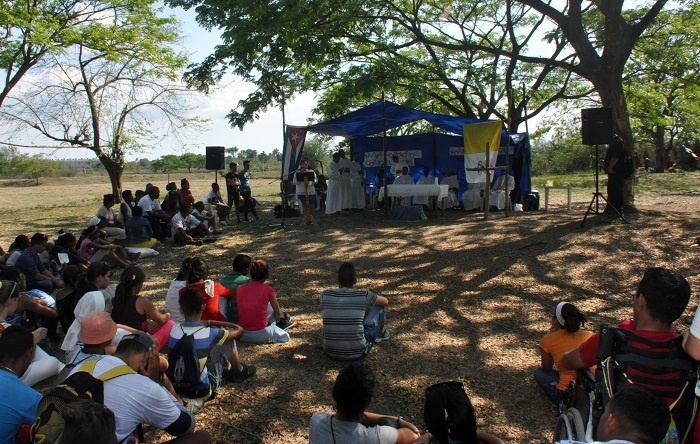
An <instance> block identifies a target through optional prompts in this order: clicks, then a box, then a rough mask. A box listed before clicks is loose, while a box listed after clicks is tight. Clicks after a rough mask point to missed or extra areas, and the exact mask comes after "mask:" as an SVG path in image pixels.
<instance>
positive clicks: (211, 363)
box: [168, 288, 256, 411]
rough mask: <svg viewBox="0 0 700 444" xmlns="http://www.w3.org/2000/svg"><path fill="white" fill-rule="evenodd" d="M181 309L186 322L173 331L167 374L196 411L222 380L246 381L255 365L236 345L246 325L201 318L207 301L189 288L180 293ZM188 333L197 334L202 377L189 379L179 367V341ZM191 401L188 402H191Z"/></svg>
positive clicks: (196, 342)
mask: <svg viewBox="0 0 700 444" xmlns="http://www.w3.org/2000/svg"><path fill="white" fill-rule="evenodd" d="M179 302H180V310H181V311H182V314H183V315H184V316H185V322H182V323H177V324H175V326H174V327H173V328H172V330H171V331H170V339H169V351H168V362H169V363H170V365H169V367H168V377H169V378H170V381H171V382H172V384H173V387H175V391H176V392H177V393H178V394H180V395H182V396H183V397H185V398H188V399H189V400H190V401H191V402H192V404H193V405H188V408H190V409H191V410H193V411H197V410H199V409H201V408H202V406H203V404H204V401H206V400H207V399H209V397H211V395H212V394H213V393H216V391H217V390H218V389H219V387H221V385H222V384H223V380H224V379H225V380H228V381H244V380H246V379H248V378H250V377H251V376H254V375H255V371H256V369H255V366H253V365H246V364H243V363H242V362H241V359H240V357H239V356H238V349H237V348H236V341H235V339H236V338H239V337H240V336H241V335H242V334H243V328H242V327H241V326H239V325H236V324H232V323H230V322H221V321H211V320H209V321H202V313H203V311H204V300H203V299H202V295H201V294H200V292H199V291H197V290H195V289H193V288H190V289H186V290H185V291H184V292H182V294H180V301H179ZM185 335H188V336H193V337H194V349H195V350H196V353H197V357H198V358H199V369H198V370H199V372H200V373H199V378H197V381H196V382H194V381H187V376H188V375H186V374H185V373H186V371H184V370H183V369H182V368H180V367H181V366H180V364H179V362H178V361H179V360H180V359H181V356H182V355H178V350H179V349H178V348H176V347H177V345H178V342H179V341H181V340H182V339H183V337H184V336H185ZM188 404H189V403H188Z"/></svg>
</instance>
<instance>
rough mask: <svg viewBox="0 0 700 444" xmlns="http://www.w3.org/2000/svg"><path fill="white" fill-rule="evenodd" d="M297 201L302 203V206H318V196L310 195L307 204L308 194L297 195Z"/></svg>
mask: <svg viewBox="0 0 700 444" xmlns="http://www.w3.org/2000/svg"><path fill="white" fill-rule="evenodd" d="M297 199H299V202H301V203H302V205H314V206H316V195H315V194H309V201H308V202H306V194H297Z"/></svg>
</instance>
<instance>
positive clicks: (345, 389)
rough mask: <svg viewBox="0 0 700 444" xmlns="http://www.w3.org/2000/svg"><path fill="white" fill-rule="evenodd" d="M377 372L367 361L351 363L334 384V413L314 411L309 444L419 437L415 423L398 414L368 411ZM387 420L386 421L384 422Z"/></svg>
mask: <svg viewBox="0 0 700 444" xmlns="http://www.w3.org/2000/svg"><path fill="white" fill-rule="evenodd" d="M374 384H375V379H374V373H373V372H372V370H371V369H370V368H369V367H368V366H367V365H366V364H364V363H358V362H355V363H352V364H350V365H349V366H347V367H345V368H344V369H342V370H341V371H340V373H338V377H337V378H336V380H335V384H334V385H333V399H334V400H335V403H336V413H335V415H330V414H328V413H325V412H317V413H314V414H313V416H312V417H311V421H310V423H309V444H328V443H332V442H336V443H345V444H410V443H414V442H416V441H418V439H419V438H420V432H419V430H418V428H416V426H414V425H413V424H411V423H410V422H408V421H405V420H403V419H401V417H396V416H384V415H378V414H376V413H370V412H367V411H366V410H367V408H369V405H370V403H371V402H372V396H373V395H374ZM385 424H386V425H385Z"/></svg>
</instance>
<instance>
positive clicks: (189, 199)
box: [180, 188, 194, 205]
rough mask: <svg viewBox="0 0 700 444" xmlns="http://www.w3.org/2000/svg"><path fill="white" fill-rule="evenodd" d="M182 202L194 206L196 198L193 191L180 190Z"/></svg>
mask: <svg viewBox="0 0 700 444" xmlns="http://www.w3.org/2000/svg"><path fill="white" fill-rule="evenodd" d="M180 202H182V203H188V204H190V205H194V196H193V195H192V191H190V190H185V189H182V188H180Z"/></svg>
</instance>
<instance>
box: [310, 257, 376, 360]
mask: <svg viewBox="0 0 700 444" xmlns="http://www.w3.org/2000/svg"><path fill="white" fill-rule="evenodd" d="M356 282H357V277H356V275H355V266H354V265H353V264H352V263H350V262H344V263H343V264H341V265H340V268H339V269H338V287H339V288H334V289H329V290H324V291H323V292H322V293H321V311H322V316H323V349H324V350H325V351H326V354H328V356H330V357H331V358H333V359H339V360H348V361H350V360H354V359H362V358H364V357H365V356H367V354H369V352H370V351H371V350H372V346H373V345H374V343H377V342H381V341H385V340H387V339H389V331H388V330H387V329H386V328H384V318H385V313H386V306H387V305H389V300H388V299H387V298H385V297H383V296H378V295H376V294H374V293H372V292H371V291H369V290H362V289H359V288H353V286H354V285H355V283H356Z"/></svg>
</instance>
